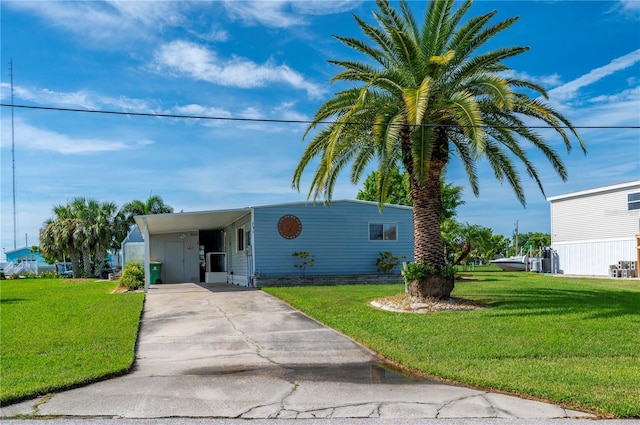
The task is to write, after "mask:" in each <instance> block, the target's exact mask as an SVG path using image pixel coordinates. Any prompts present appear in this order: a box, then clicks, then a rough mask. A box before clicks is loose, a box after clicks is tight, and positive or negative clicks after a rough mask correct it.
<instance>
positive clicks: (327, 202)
mask: <svg viewBox="0 0 640 425" xmlns="http://www.w3.org/2000/svg"><path fill="white" fill-rule="evenodd" d="M340 202H351V203H356V204H365V205H376V206H377V205H378V203H377V202H374V201H363V200H360V199H334V200H331V201H292V202H282V203H278V204H265V205H252V206H251V207H250V208H273V207H282V206H288V205H309V206H316V205H321V206H329V207H330V206H331V204H336V203H340ZM384 207H385V208H389V207H390V208H401V209H412V208H413V207H411V206H408V205H397V204H384Z"/></svg>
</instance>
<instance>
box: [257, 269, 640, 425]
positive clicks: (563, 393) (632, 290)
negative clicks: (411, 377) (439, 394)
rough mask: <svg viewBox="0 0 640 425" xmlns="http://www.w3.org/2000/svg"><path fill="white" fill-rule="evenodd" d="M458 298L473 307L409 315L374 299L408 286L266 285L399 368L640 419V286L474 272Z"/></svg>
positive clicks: (458, 287)
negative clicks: (482, 305) (480, 305)
mask: <svg viewBox="0 0 640 425" xmlns="http://www.w3.org/2000/svg"><path fill="white" fill-rule="evenodd" d="M473 275H474V276H475V277H477V278H478V279H479V280H478V281H463V282H457V283H456V288H455V290H454V292H453V294H452V295H453V296H455V297H461V298H467V299H473V300H476V301H480V302H482V303H486V304H488V305H489V306H490V308H487V309H483V310H475V311H457V312H439V313H428V314H409V313H394V312H387V311H380V310H377V309H374V308H373V307H371V306H370V305H369V304H368V303H369V301H371V300H373V299H376V298H380V297H383V296H387V295H393V294H398V293H402V291H403V290H404V287H403V286H402V285H356V286H327V287H292V288H265V289H264V290H265V291H266V292H268V293H270V294H273V295H275V296H277V297H280V298H282V299H283V300H285V301H287V302H288V303H289V304H291V305H292V306H294V307H296V308H298V309H300V310H301V311H303V312H305V313H307V314H309V315H310V316H313V317H315V318H316V319H318V320H319V321H321V322H323V323H325V324H327V325H328V326H331V327H333V328H335V329H338V330H340V331H341V332H343V333H345V334H347V335H349V336H351V337H352V338H354V339H355V340H357V341H360V342H361V343H363V344H364V345H366V346H368V347H370V348H372V349H373V350H375V351H377V352H379V353H380V354H382V355H383V356H385V357H386V358H388V359H390V360H391V361H393V362H396V363H399V364H401V365H404V366H406V367H407V368H409V369H411V370H414V371H420V372H422V373H425V374H428V375H432V376H437V377H441V378H444V379H448V380H452V381H457V382H462V383H466V384H469V385H473V386H478V387H482V388H488V389H497V390H502V391H507V392H510V393H514V394H519V395H527V396H532V397H535V398H538V399H543V400H549V401H552V402H556V403H560V404H562V405H564V406H567V407H571V408H575V409H583V410H588V411H592V412H596V413H598V414H601V415H604V416H610V415H613V416H618V417H640V282H638V281H628V280H627V281H625V280H609V279H578V278H564V277H551V276H544V275H537V274H532V273H506V272H501V271H484V272H474V273H473Z"/></svg>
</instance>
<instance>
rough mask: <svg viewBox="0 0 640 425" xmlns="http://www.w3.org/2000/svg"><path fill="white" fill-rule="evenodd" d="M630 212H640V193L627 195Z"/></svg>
mask: <svg viewBox="0 0 640 425" xmlns="http://www.w3.org/2000/svg"><path fill="white" fill-rule="evenodd" d="M627 200H628V201H629V203H628V206H629V210H640V192H638V193H630V194H628V195H627Z"/></svg>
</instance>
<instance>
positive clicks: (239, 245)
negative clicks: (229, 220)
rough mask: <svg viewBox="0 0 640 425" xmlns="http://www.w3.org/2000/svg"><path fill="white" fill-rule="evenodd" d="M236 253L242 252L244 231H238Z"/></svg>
mask: <svg viewBox="0 0 640 425" xmlns="http://www.w3.org/2000/svg"><path fill="white" fill-rule="evenodd" d="M238 251H244V229H238Z"/></svg>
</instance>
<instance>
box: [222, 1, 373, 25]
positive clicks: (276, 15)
mask: <svg viewBox="0 0 640 425" xmlns="http://www.w3.org/2000/svg"><path fill="white" fill-rule="evenodd" d="M361 3H362V1H354V0H338V1H312V0H306V1H299V0H298V1H290V0H270V1H264V0H251V1H237V0H224V6H225V9H226V10H227V13H228V14H229V16H230V17H231V18H237V19H241V20H243V21H244V22H245V23H247V24H249V25H253V24H256V23H258V24H261V25H265V26H268V27H274V28H287V27H292V26H297V25H306V24H307V21H306V19H305V18H304V15H332V14H335V13H342V12H346V11H348V10H352V9H355V8H357V7H358V6H359V5H360V4H361Z"/></svg>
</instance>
